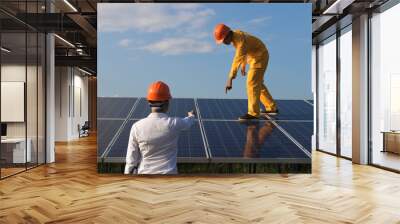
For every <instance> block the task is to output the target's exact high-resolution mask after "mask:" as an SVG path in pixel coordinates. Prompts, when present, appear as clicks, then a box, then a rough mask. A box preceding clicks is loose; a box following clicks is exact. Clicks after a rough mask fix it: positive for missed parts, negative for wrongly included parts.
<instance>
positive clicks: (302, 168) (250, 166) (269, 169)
mask: <svg viewBox="0 0 400 224" xmlns="http://www.w3.org/2000/svg"><path fill="white" fill-rule="evenodd" d="M97 168H98V172H99V173H123V172H124V168H125V164H123V163H98V164H97ZM178 173H179V174H245V173H248V174H254V173H311V164H287V163H277V164H270V163H268V164H264V163H179V164H178Z"/></svg>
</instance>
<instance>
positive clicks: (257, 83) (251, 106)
mask: <svg viewBox="0 0 400 224" xmlns="http://www.w3.org/2000/svg"><path fill="white" fill-rule="evenodd" d="M214 38H215V41H216V42H217V44H221V43H224V44H226V45H229V44H231V43H232V45H233V47H235V48H236V53H235V57H234V59H233V62H232V67H231V71H230V73H229V78H228V81H227V83H226V87H225V93H227V92H228V91H229V90H231V89H232V80H233V79H235V78H236V73H237V71H238V68H239V66H241V73H242V75H243V76H245V75H246V64H249V65H250V69H249V71H248V74H247V98H248V99H247V101H248V113H247V114H245V115H243V116H240V117H239V120H253V119H258V117H259V116H260V113H261V114H269V115H275V114H277V113H278V109H277V108H276V103H275V101H274V99H272V96H271V94H270V93H269V91H268V89H267V87H266V86H265V85H264V73H265V70H266V69H267V65H268V59H269V53H268V50H267V48H266V47H265V45H264V43H263V42H262V41H261V40H260V39H258V38H257V37H254V36H252V35H250V34H248V33H246V32H243V31H240V30H231V29H230V28H229V27H228V26H226V25H225V24H218V25H217V26H216V27H215V29H214ZM260 101H261V103H262V104H263V105H264V107H265V111H260Z"/></svg>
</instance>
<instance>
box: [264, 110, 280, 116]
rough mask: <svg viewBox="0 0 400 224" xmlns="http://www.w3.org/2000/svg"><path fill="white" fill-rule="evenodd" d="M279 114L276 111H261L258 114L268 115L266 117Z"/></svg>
mask: <svg viewBox="0 0 400 224" xmlns="http://www.w3.org/2000/svg"><path fill="white" fill-rule="evenodd" d="M278 112H279V110H278V109H275V110H262V111H261V112H260V113H261V114H268V115H277V114H278Z"/></svg>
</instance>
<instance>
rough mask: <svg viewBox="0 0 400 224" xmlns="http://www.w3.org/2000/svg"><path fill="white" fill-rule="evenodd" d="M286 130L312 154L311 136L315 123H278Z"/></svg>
mask: <svg viewBox="0 0 400 224" xmlns="http://www.w3.org/2000/svg"><path fill="white" fill-rule="evenodd" d="M277 123H278V125H279V126H281V127H282V128H283V129H285V130H286V131H287V132H288V133H289V134H290V135H291V136H292V137H293V138H294V139H296V141H297V142H299V143H300V144H301V145H302V146H303V147H304V148H305V149H307V150H308V151H310V152H311V136H312V134H313V129H314V123H313V122H286V121H281V122H277Z"/></svg>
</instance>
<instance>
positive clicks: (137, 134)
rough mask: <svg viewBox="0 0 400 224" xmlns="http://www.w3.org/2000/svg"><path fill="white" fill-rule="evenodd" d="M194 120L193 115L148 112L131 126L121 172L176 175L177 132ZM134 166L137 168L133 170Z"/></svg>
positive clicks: (185, 128)
mask: <svg viewBox="0 0 400 224" xmlns="http://www.w3.org/2000/svg"><path fill="white" fill-rule="evenodd" d="M194 122H195V118H194V116H189V117H185V118H175V117H168V115H167V114H165V113H150V114H149V116H147V117H146V118H144V119H142V120H140V121H138V122H136V123H135V124H133V125H132V128H131V132H130V136H129V143H128V149H127V154H126V165H125V172H124V173H125V174H130V173H132V171H133V172H135V173H136V172H137V174H176V173H178V170H177V166H176V160H177V159H176V157H177V147H178V138H179V134H180V132H181V131H183V130H187V129H189V128H190V127H191V126H192V125H193V124H194ZM136 168H137V171H135V170H134V169H136Z"/></svg>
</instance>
